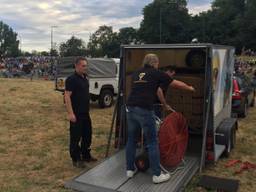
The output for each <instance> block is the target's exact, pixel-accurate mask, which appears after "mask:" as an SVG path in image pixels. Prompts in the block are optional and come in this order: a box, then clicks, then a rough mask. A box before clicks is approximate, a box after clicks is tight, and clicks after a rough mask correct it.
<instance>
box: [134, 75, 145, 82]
mask: <svg viewBox="0 0 256 192" xmlns="http://www.w3.org/2000/svg"><path fill="white" fill-rule="evenodd" d="M145 75H146V73H140V74H139V80H138V81H134V83H146V82H147V81H145V80H143V77H144V76H145Z"/></svg>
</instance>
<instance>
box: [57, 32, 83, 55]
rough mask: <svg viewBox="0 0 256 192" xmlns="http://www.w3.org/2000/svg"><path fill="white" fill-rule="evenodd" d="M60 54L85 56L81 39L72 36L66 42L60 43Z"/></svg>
mask: <svg viewBox="0 0 256 192" xmlns="http://www.w3.org/2000/svg"><path fill="white" fill-rule="evenodd" d="M60 55H61V56H64V57H67V56H85V55H86V48H85V46H84V42H83V40H82V39H78V38H76V37H75V36H72V37H71V38H70V39H69V40H67V41H66V42H63V43H61V44H60Z"/></svg>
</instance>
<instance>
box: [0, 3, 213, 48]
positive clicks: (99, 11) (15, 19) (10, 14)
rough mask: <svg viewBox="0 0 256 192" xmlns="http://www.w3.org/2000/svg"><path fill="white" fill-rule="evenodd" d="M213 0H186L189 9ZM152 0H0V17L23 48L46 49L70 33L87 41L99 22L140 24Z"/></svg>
mask: <svg viewBox="0 0 256 192" xmlns="http://www.w3.org/2000/svg"><path fill="white" fill-rule="evenodd" d="M211 1H212V0H189V1H188V9H189V13H191V14H197V13H199V12H202V11H206V10H208V9H210V7H211ZM151 2H153V0H41V1H38V0H22V1H21V0H0V7H1V12H0V20H1V21H3V22H4V23H6V24H8V25H9V26H10V27H11V28H12V29H13V30H14V31H15V32H17V33H18V39H19V40H20V41H21V44H20V48H21V49H22V51H32V50H37V51H49V50H50V47H51V31H52V34H53V35H52V37H53V38H52V39H53V43H54V45H56V46H57V47H58V46H59V45H60V43H62V42H65V41H67V40H68V39H69V38H70V37H71V36H72V35H74V36H76V37H78V38H81V39H83V40H84V41H85V43H87V42H88V40H89V36H90V34H92V33H94V32H95V31H96V30H97V29H98V27H99V26H101V25H107V26H112V27H113V30H114V31H118V29H120V28H123V27H134V28H139V26H140V22H141V21H142V19H143V16H142V9H143V8H144V7H145V6H146V5H147V4H149V3H151Z"/></svg>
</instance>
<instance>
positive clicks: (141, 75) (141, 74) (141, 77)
mask: <svg viewBox="0 0 256 192" xmlns="http://www.w3.org/2000/svg"><path fill="white" fill-rule="evenodd" d="M145 75H146V73H140V74H139V78H140V79H139V81H141V80H142V79H143V77H144V76H145Z"/></svg>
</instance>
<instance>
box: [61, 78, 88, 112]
mask: <svg viewBox="0 0 256 192" xmlns="http://www.w3.org/2000/svg"><path fill="white" fill-rule="evenodd" d="M65 90H66V91H71V92H72V94H71V103H72V108H73V111H74V113H75V115H76V116H78V117H82V116H83V115H84V114H88V113H89V102H90V98H89V82H88V80H87V78H86V76H84V77H82V76H81V75H78V74H77V73H74V74H73V75H71V76H69V77H68V78H67V79H66V81H65Z"/></svg>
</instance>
